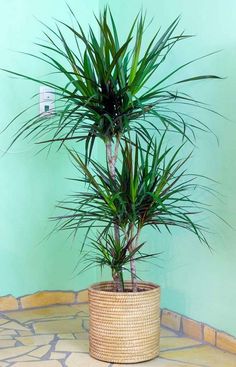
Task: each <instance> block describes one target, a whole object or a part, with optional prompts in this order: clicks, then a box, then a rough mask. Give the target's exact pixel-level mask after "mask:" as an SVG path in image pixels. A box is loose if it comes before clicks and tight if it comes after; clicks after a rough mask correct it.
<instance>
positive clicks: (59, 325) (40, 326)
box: [33, 319, 82, 334]
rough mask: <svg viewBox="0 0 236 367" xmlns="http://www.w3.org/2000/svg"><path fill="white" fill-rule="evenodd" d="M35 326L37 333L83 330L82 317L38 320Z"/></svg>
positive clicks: (62, 332)
mask: <svg viewBox="0 0 236 367" xmlns="http://www.w3.org/2000/svg"><path fill="white" fill-rule="evenodd" d="M33 327H34V330H35V332H36V333H37V334H64V333H65V334H67V333H76V332H79V331H82V323H81V320H80V319H73V320H66V321H64V320H57V321H44V322H37V323H35V324H34V325H33Z"/></svg>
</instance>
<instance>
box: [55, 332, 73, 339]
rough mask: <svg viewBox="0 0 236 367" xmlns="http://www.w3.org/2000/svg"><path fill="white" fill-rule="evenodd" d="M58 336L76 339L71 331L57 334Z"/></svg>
mask: <svg viewBox="0 0 236 367" xmlns="http://www.w3.org/2000/svg"><path fill="white" fill-rule="evenodd" d="M57 337H58V338H59V339H75V337H74V335H73V334H71V333H67V334H57Z"/></svg>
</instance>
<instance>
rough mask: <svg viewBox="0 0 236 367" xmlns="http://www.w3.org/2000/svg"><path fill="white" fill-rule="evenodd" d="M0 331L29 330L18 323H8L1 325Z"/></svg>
mask: <svg viewBox="0 0 236 367" xmlns="http://www.w3.org/2000/svg"><path fill="white" fill-rule="evenodd" d="M1 329H4V330H5V329H8V330H9V329H11V330H24V331H28V330H29V329H27V328H26V327H25V326H23V325H21V324H19V323H18V322H15V321H9V322H7V323H6V324H4V325H1Z"/></svg>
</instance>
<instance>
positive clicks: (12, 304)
mask: <svg viewBox="0 0 236 367" xmlns="http://www.w3.org/2000/svg"><path fill="white" fill-rule="evenodd" d="M17 309H18V302H17V299H16V298H15V297H13V296H5V297H1V298H0V311H4V310H17Z"/></svg>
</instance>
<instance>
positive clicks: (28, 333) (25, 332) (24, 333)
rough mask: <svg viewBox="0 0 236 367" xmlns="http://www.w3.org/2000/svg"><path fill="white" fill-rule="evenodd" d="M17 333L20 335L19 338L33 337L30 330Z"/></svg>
mask: <svg viewBox="0 0 236 367" xmlns="http://www.w3.org/2000/svg"><path fill="white" fill-rule="evenodd" d="M18 333H19V334H20V336H30V335H34V334H33V333H32V331H30V330H19V331H18Z"/></svg>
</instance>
